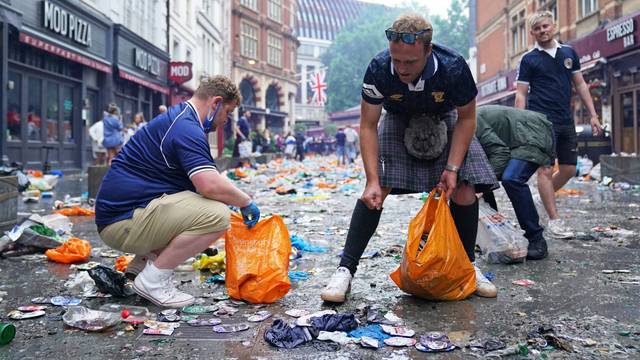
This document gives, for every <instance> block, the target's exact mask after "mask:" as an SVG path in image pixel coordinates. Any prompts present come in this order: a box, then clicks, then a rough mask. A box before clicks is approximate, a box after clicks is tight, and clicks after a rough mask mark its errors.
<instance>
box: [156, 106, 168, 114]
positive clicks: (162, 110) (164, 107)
mask: <svg viewBox="0 0 640 360" xmlns="http://www.w3.org/2000/svg"><path fill="white" fill-rule="evenodd" d="M165 112H167V106H166V105H160V106H158V113H160V114H162V113H165Z"/></svg>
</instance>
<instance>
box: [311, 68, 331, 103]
mask: <svg viewBox="0 0 640 360" xmlns="http://www.w3.org/2000/svg"><path fill="white" fill-rule="evenodd" d="M309 87H310V88H311V91H312V92H313V97H312V99H311V102H312V103H313V104H316V105H322V106H324V104H325V102H326V101H327V83H325V82H324V72H318V73H315V74H313V75H312V76H311V78H310V79H309Z"/></svg>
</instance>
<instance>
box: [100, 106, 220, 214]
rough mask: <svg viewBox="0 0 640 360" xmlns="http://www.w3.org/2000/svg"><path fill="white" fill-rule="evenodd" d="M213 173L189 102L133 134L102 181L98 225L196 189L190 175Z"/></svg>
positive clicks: (202, 137) (212, 163) (170, 110)
mask: <svg viewBox="0 0 640 360" xmlns="http://www.w3.org/2000/svg"><path fill="white" fill-rule="evenodd" d="M207 170H216V165H215V162H214V161H213V157H212V156H211V151H210V149H209V143H208V142H207V135H206V133H205V132H204V129H203V127H202V123H201V122H200V120H199V119H198V114H197V112H196V110H195V108H194V107H193V105H191V103H189V102H183V103H181V104H178V105H176V106H173V107H171V108H170V109H169V110H168V111H166V112H164V113H162V114H160V115H158V116H157V117H155V118H154V119H153V120H152V121H150V122H149V124H147V126H145V127H143V128H142V129H141V130H139V131H138V132H136V133H135V135H133V137H132V138H131V139H130V140H129V141H128V142H127V144H126V145H125V146H124V147H123V148H122V151H120V153H119V154H118V155H117V156H116V158H115V159H114V160H113V162H112V164H111V168H109V171H108V172H107V175H106V176H105V177H104V179H103V180H102V185H101V186H100V190H99V191H98V196H97V197H96V224H98V225H109V224H113V223H115V222H118V221H121V220H125V219H130V218H131V217H132V216H133V211H134V210H135V209H136V208H144V207H146V206H147V204H149V202H151V200H153V199H156V198H159V197H160V196H162V195H163V194H168V195H170V194H175V193H178V192H181V191H185V190H190V191H194V192H195V191H196V189H195V187H194V186H193V183H192V182H191V177H192V176H193V175H195V174H197V173H199V172H202V171H207Z"/></svg>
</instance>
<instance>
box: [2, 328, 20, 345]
mask: <svg viewBox="0 0 640 360" xmlns="http://www.w3.org/2000/svg"><path fill="white" fill-rule="evenodd" d="M15 336H16V327H15V326H14V325H13V324H11V323H0V345H6V344H8V343H10V342H11V341H12V340H13V338H14V337H15Z"/></svg>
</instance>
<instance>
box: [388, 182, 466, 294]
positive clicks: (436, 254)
mask: <svg viewBox="0 0 640 360" xmlns="http://www.w3.org/2000/svg"><path fill="white" fill-rule="evenodd" d="M435 194H436V190H435V189H434V190H433V191H431V194H429V198H428V199H427V201H426V202H425V204H424V205H423V206H422V209H421V210H420V212H418V215H416V216H415V217H414V218H413V220H411V223H409V234H408V239H407V244H406V245H405V247H404V251H403V253H402V262H401V263H400V266H399V267H398V269H396V271H394V272H393V273H392V274H391V279H392V280H393V281H394V282H395V283H396V285H398V287H399V288H400V289H402V290H403V291H405V292H407V293H409V294H412V295H415V296H418V297H421V298H425V299H429V300H462V299H465V298H467V297H468V296H469V295H471V294H473V293H474V292H475V291H476V273H475V270H474V268H473V265H472V264H471V262H470V261H469V258H468V257H467V254H466V252H465V251H464V247H463V246H462V242H461V241H460V237H459V236H458V231H457V230H456V225H455V223H454V222H453V218H452V217H451V212H450V211H449V205H448V204H447V201H446V199H445V197H444V195H442V196H441V197H440V199H439V200H438V199H436V198H435ZM423 233H429V236H428V238H427V242H426V244H425V245H424V247H423V249H422V250H421V251H419V246H420V239H421V238H422V234H423Z"/></svg>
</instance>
